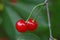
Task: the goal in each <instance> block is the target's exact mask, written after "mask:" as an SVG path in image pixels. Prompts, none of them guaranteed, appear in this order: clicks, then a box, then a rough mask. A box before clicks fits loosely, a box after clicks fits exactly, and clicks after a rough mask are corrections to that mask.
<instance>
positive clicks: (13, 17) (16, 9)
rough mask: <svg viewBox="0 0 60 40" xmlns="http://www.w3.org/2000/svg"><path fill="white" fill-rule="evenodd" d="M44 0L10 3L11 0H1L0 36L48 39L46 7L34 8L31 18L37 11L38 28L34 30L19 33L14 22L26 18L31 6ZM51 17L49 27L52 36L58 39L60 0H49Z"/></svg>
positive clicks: (13, 38) (28, 39)
mask: <svg viewBox="0 0 60 40" xmlns="http://www.w3.org/2000/svg"><path fill="white" fill-rule="evenodd" d="M42 2H44V0H17V3H16V4H14V5H11V0H2V3H3V4H4V9H3V10H2V11H0V38H1V37H6V38H8V40H22V39H23V40H49V29H48V22H47V13H46V8H45V7H43V8H42V9H40V8H41V7H38V8H36V9H35V10H34V12H33V14H32V16H31V18H34V17H35V16H36V14H37V13H39V15H38V18H37V19H36V20H37V22H38V28H37V29H36V30H35V31H34V32H26V33H19V32H17V30H16V29H15V23H16V22H17V21H18V20H19V19H24V20H26V19H27V18H28V15H29V14H30V12H31V10H32V8H33V7H34V6H35V5H37V4H39V3H42ZM49 9H50V17H51V25H52V26H51V27H52V34H53V37H54V38H56V39H58V40H60V0H49Z"/></svg>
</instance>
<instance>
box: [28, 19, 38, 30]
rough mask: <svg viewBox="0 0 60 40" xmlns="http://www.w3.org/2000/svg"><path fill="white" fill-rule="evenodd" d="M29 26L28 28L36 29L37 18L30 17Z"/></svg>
mask: <svg viewBox="0 0 60 40" xmlns="http://www.w3.org/2000/svg"><path fill="white" fill-rule="evenodd" d="M27 27H28V30H30V31H34V30H36V28H37V22H36V21H35V20H33V19H32V18H30V19H29V20H28V21H27Z"/></svg>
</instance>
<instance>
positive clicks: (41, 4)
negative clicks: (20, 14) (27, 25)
mask: <svg viewBox="0 0 60 40" xmlns="http://www.w3.org/2000/svg"><path fill="white" fill-rule="evenodd" d="M44 4H45V3H40V4H38V5H36V6H34V7H33V9H32V11H31V12H30V14H29V16H28V18H27V20H26V22H27V21H28V20H29V18H30V17H31V15H32V13H33V11H34V10H35V9H36V8H37V7H38V6H43V5H44Z"/></svg>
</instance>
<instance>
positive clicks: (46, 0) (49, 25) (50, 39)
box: [45, 0, 53, 40]
mask: <svg viewBox="0 0 60 40" xmlns="http://www.w3.org/2000/svg"><path fill="white" fill-rule="evenodd" d="M45 3H46V10H47V16H48V27H49V32H50V38H49V40H53V36H52V30H51V22H50V13H49V7H48V0H45Z"/></svg>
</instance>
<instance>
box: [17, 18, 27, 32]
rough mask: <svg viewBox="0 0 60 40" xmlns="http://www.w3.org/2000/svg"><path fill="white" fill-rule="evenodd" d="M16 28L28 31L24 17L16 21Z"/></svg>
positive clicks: (20, 30) (19, 30)
mask: <svg viewBox="0 0 60 40" xmlns="http://www.w3.org/2000/svg"><path fill="white" fill-rule="evenodd" d="M16 30H17V31H18V32H26V31H27V26H26V23H25V21H24V20H23V19H21V20H18V21H17V22H16Z"/></svg>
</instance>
